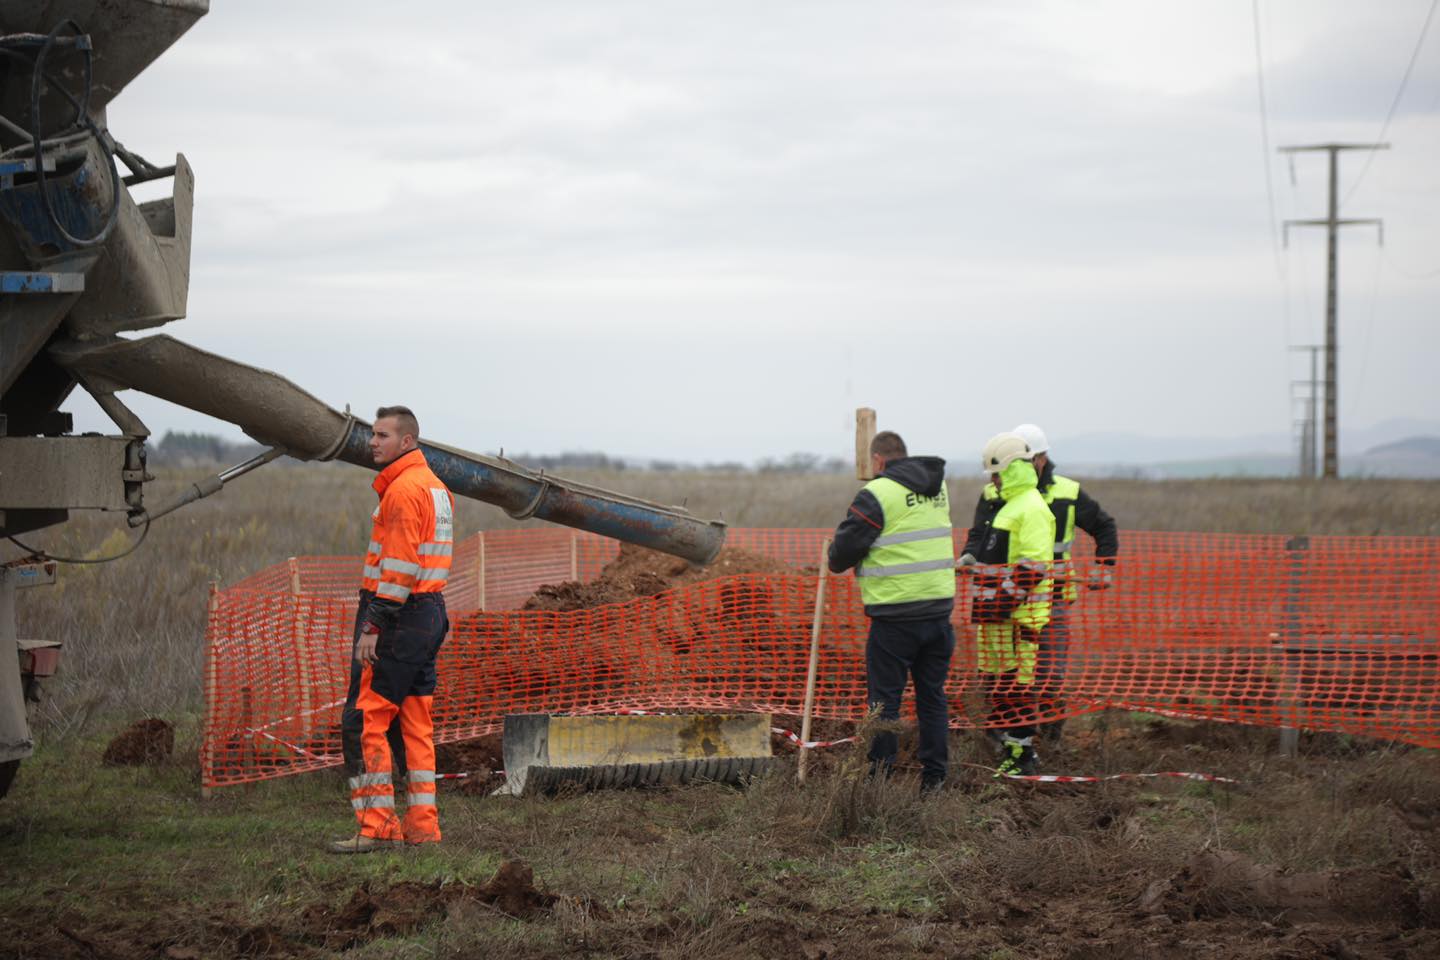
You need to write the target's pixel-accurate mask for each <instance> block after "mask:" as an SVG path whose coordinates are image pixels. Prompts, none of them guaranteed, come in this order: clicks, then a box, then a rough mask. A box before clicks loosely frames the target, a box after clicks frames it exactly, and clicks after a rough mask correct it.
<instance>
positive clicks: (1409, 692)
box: [202, 528, 1440, 786]
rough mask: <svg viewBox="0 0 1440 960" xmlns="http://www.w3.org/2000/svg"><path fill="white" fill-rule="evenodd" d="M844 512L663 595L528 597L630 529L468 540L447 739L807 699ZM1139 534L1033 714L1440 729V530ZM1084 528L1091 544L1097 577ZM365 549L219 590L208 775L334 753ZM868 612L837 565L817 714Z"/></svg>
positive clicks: (853, 676) (968, 701)
mask: <svg viewBox="0 0 1440 960" xmlns="http://www.w3.org/2000/svg"><path fill="white" fill-rule="evenodd" d="M829 533H830V531H828V530H743V529H737V530H732V531H730V536H729V541H728V544H727V551H726V554H725V555H724V556H722V562H721V563H720V564H717V566H716V568H714V569H713V570H709V571H706V572H705V573H704V574H694V576H708V575H710V574H712V573H713V574H719V575H718V576H715V577H713V578H712V579H704V580H698V581H695V582H690V579H691V574H685V575H682V576H676V577H675V578H674V579H675V580H678V581H682V582H680V584H679V585H677V586H674V587H673V588H671V589H664V587H665V586H666V583H667V581H666V579H665V574H666V572H667V570H668V572H669V573H678V572H679V571H682V570H684V569H685V566H684V564H683V563H681V564H679V565H678V567H677V566H676V565H675V563H673V562H671V561H669V560H668V558H665V559H664V562H663V563H661V564H660V565H658V566H657V567H656V568H655V569H656V570H658V571H659V573H654V574H653V575H652V574H649V573H647V574H645V575H644V576H639V577H634V578H632V579H631V580H629V581H626V585H627V588H633V589H634V590H637V591H639V592H641V593H650V594H653V595H648V596H639V597H638V598H636V599H630V600H628V601H627V602H623V603H612V604H607V605H603V606H596V607H590V608H588V609H578V610H564V609H562V610H560V611H559V612H556V611H553V610H521V609H519V608H520V607H521V606H522V605H523V604H524V603H525V601H526V600H527V599H528V598H530V597H531V596H532V595H534V594H536V591H537V590H538V589H539V588H540V587H541V585H543V584H556V583H559V582H561V581H568V580H574V579H579V580H582V581H593V580H595V579H596V578H597V577H598V576H601V574H602V570H604V569H605V567H606V565H607V564H609V563H611V561H614V560H615V558H616V556H617V554H618V553H619V545H618V544H617V543H615V542H614V541H611V540H606V539H603V538H601V537H597V536H593V535H590V534H585V533H575V532H572V531H570V530H566V529H561V528H545V529H529V530H512V531H499V532H491V533H486V534H483V535H477V536H475V537H472V538H470V539H469V540H466V541H464V542H463V543H461V544H459V545H457V549H456V555H455V560H454V567H453V570H452V575H451V579H450V581H449V587H448V588H447V592H446V599H447V603H448V605H449V610H450V619H451V623H452V629H451V633H450V636H449V638H448V639H447V640H446V642H445V645H444V647H443V649H442V650H441V653H440V662H439V672H440V687H439V690H438V691H437V693H436V698H435V728H436V740H437V741H438V742H452V741H457V740H465V739H469V738H472V737H476V736H479V735H482V734H485V733H489V732H493V731H495V730H497V729H499V726H500V724H501V721H502V718H503V717H504V716H505V715H506V714H509V713H525V712H552V713H605V712H614V711H616V710H619V709H626V708H629V709H699V710H710V709H714V710H758V711H766V712H772V713H778V714H789V715H798V714H799V713H800V711H801V709H802V705H803V703H804V696H805V675H806V665H807V661H808V657H809V647H810V636H811V629H812V622H813V618H814V612H815V594H816V585H817V584H816V567H817V564H818V562H819V554H820V548H821V544H822V543H823V541H824V540H825V538H826V537H827V536H829ZM963 537H964V531H957V545H958V543H963ZM1121 544H1122V549H1123V553H1122V556H1121V560H1120V564H1119V566H1118V567H1117V568H1116V573H1115V577H1114V583H1113V586H1111V587H1110V588H1109V589H1104V590H1098V591H1090V590H1086V589H1084V588H1081V589H1080V590H1079V592H1078V599H1077V601H1076V602H1075V603H1074V604H1071V605H1068V606H1067V608H1066V609H1067V618H1066V619H1067V624H1068V634H1069V636H1068V643H1067V650H1068V653H1067V655H1065V656H1063V657H1058V656H1057V655H1056V651H1054V650H1051V649H1047V648H1046V647H1045V646H1044V645H1042V647H1041V649H1040V652H1039V662H1038V664H1037V668H1036V674H1037V681H1036V684H1034V685H1032V686H1030V687H1029V688H1027V690H1026V691H1025V692H1026V693H1027V694H1028V695H1029V696H1030V698H1031V700H1032V701H1033V702H1032V704H1031V706H1030V708H1029V709H1032V710H1035V711H1037V712H1038V713H1037V717H1036V718H1037V719H1040V720H1049V719H1057V718H1059V717H1061V716H1074V715H1078V714H1082V713H1086V712H1090V711H1095V710H1101V709H1105V708H1107V707H1122V708H1125V709H1131V710H1143V711H1151V712H1157V713H1167V714H1173V715H1178V716H1184V717H1193V718H1199V719H1218V720H1228V721H1238V722H1244V723H1255V724H1264V725H1271V726H1290V727H1305V728H1309V729H1315V730H1330V731H1343V732H1349V733H1355V734H1364V735H1370V736H1376V737H1382V738H1386V739H1395V740H1403V741H1408V742H1410V743H1415V744H1420V745H1424V746H1431V747H1435V746H1440V709H1437V683H1436V681H1437V676H1440V590H1437V582H1440V581H1437V571H1440V539H1436V538H1394V537H1386V538H1379V537H1376V538H1367V537H1311V538H1295V539H1287V538H1284V537H1272V536H1249V535H1246V536H1241V535H1222V534H1194V533H1146V532H1135V531H1125V532H1124V533H1123V535H1122V537H1121ZM1089 548H1090V544H1089V542H1088V541H1086V542H1085V543H1084V544H1081V545H1077V553H1076V556H1075V558H1074V567H1075V569H1076V570H1077V572H1078V573H1077V576H1078V577H1080V578H1083V576H1084V574H1085V572H1086V571H1087V569H1088V568H1089V567H1090V557H1089V555H1088V553H1087V552H1086V551H1087V550H1088V549H1089ZM732 551H736V552H734V553H732ZM957 552H958V551H957ZM750 554H758V555H760V559H763V560H764V561H765V563H766V564H768V565H769V569H770V570H784V569H786V568H785V567H784V566H782V564H785V565H790V566H791V567H793V571H794V572H793V573H786V572H778V573H777V572H768V571H767V572H761V573H756V572H742V573H736V574H733V575H726V574H727V571H728V570H730V569H736V570H746V569H749V570H756V569H763V567H762V566H757V565H756V564H755V563H754V562H753V560H754V558H753V557H750V560H749V561H746V560H745V557H746V556H748V555H750ZM731 557H736V558H739V559H738V560H737V561H736V562H735V564H734V566H733V567H732V566H729V565H728V561H729V558H731ZM776 561H779V563H777V562H776ZM360 566H361V563H360V560H359V559H357V558H354V557H302V558H298V559H296V560H292V561H290V562H289V563H286V564H280V565H277V566H275V567H272V568H269V569H267V570H264V571H261V572H259V573H257V574H255V575H253V576H251V577H249V578H247V579H246V580H244V581H242V582H240V583H238V584H236V585H235V586H233V587H231V588H229V589H226V590H219V591H216V592H214V593H213V594H212V597H211V610H210V616H209V625H208V628H207V631H206V643H207V654H208V659H207V666H206V677H205V684H206V704H207V718H206V725H205V739H204V745H203V748H202V765H203V778H204V783H205V784H206V785H208V786H220V785H225V784H234V783H243V782H247V781H253V780H260V779H265V778H269V777H275V776H281V775H284V774H289V773H297V772H300V771H304V770H313V769H317V768H320V767H325V766H331V765H335V764H338V763H339V753H340V745H339V725H340V705H341V701H342V700H343V698H344V696H345V686H346V681H347V678H348V670H349V655H350V644H351V630H352V626H353V622H354V616H355V600H356V592H357V590H358V588H359V580H360ZM617 566H618V564H617ZM612 569H613V567H612ZM969 577H970V574H964V575H962V578H961V581H960V590H959V595H958V599H957V604H956V612H955V624H956V629H957V638H958V644H957V647H956V652H955V658H954V661H953V665H952V668H951V672H950V683H949V692H950V696H951V722H952V725H953V726H956V727H972V726H984V725H995V724H996V723H999V722H1001V721H1003V720H1004V719H1007V718H1003V717H996V716H994V715H992V714H991V713H990V708H989V706H988V705H987V703H986V702H985V696H984V691H985V690H986V684H985V683H982V681H981V680H980V675H979V674H978V673H977V655H976V640H975V632H976V628H975V626H974V625H972V624H970V623H969V601H968V597H967V589H966V586H967V581H968V578H969ZM602 579H603V577H602ZM587 586H589V584H587ZM656 590H659V591H660V592H655V591H656ZM549 593H550V594H554V591H549ZM627 595H633V594H627ZM551 599H552V600H553V596H552V597H551ZM532 602H533V601H532ZM867 628H868V623H867V621H866V618H865V615H864V611H863V609H862V606H861V603H860V599H859V593H858V590H857V589H856V586H855V581H854V578H853V577H850V576H839V577H831V578H829V580H828V584H827V597H826V603H825V607H824V611H823V613H822V616H821V619H820V651H821V652H820V672H819V684H818V688H817V695H816V700H815V716H817V717H821V718H831V719H837V720H855V719H858V718H860V717H861V716H862V715H863V713H864V711H865V700H866V694H865V661H864V649H865V635H866V631H867ZM907 699H908V698H907ZM1009 719H1013V718H1009Z"/></svg>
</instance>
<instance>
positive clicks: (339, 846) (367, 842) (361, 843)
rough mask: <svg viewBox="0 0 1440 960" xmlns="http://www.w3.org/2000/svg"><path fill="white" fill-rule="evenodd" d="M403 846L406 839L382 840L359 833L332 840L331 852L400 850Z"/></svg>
mask: <svg viewBox="0 0 1440 960" xmlns="http://www.w3.org/2000/svg"><path fill="white" fill-rule="evenodd" d="M403 846H405V841H404V840H382V839H380V838H379V837H367V836H365V835H363V834H359V833H357V834H355V836H353V837H346V838H345V839H344V840H336V841H334V842H332V843H331V844H330V847H329V849H330V852H331V853H374V852H375V851H376V850H398V849H400V848H401V847H403Z"/></svg>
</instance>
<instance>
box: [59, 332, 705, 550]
mask: <svg viewBox="0 0 1440 960" xmlns="http://www.w3.org/2000/svg"><path fill="white" fill-rule="evenodd" d="M50 355H51V357H52V358H53V359H54V360H55V362H56V363H58V364H59V365H60V366H62V367H65V368H66V369H67V370H69V371H71V372H72V373H74V374H76V375H77V376H79V377H83V378H84V379H86V380H87V382H90V383H92V384H96V383H99V384H104V385H107V386H109V387H110V388H111V389H123V388H131V389H135V390H139V391H141V392H142V393H147V394H150V395H151V396H155V397H159V398H160V399H162V400H167V401H169V402H171V403H175V404H178V405H180V406H182V407H187V408H189V409H191V410H196V411H199V412H200V413H204V414H207V415H209V416H212V417H215V418H216V419H219V420H224V421H226V422H228V423H233V424H235V425H237V426H238V427H240V429H242V430H244V431H245V433H246V434H248V435H249V436H251V437H254V438H255V439H256V440H258V441H259V442H261V443H263V444H266V445H268V446H273V447H282V448H284V449H285V451H286V452H287V453H289V454H290V455H291V456H293V457H296V458H297V459H301V460H329V459H336V460H343V461H345V462H346V463H352V464H355V465H356V466H361V467H368V468H370V469H372V470H373V469H375V466H374V463H373V462H372V461H371V459H370V447H369V441H370V424H368V423H365V422H363V421H360V420H357V419H355V418H354V417H352V416H349V415H348V414H343V413H340V412H338V411H336V410H334V409H332V408H330V407H329V406H327V405H326V404H325V403H324V402H322V401H321V400H319V399H317V398H316V397H314V396H312V395H311V394H309V393H307V392H305V391H304V390H302V389H300V388H299V387H297V386H296V385H295V384H293V383H291V382H290V381H289V380H286V379H285V378H284V377H282V376H280V375H278V374H276V373H273V372H271V371H269V370H262V369H260V368H258V367H252V366H249V365H248V364H243V363H238V362H236V361H234V360H231V359H229V358H227V357H222V356H219V355H217V354H213V353H210V352H208V351H205V350H201V349H199V348H197V347H192V346H190V345H189V344H186V343H182V342H181V341H179V340H176V339H174V338H173V337H169V336H164V335H158V336H151V337H144V338H141V339H138V340H110V341H106V342H99V343H96V342H79V341H69V342H65V343H61V344H57V345H55V346H53V347H51V348H50ZM420 446H421V449H422V450H424V452H425V458H426V460H427V461H429V463H430V468H431V469H432V470H434V471H435V474H436V476H438V477H439V478H440V479H441V480H442V481H444V482H445V485H446V486H448V487H449V488H450V489H451V490H452V491H454V492H455V493H456V494H459V495H460V496H464V497H470V498H471V499H475V500H481V501H484V502H485V503H491V504H494V505H496V506H498V507H500V508H501V509H503V510H505V512H506V513H508V514H510V515H511V516H513V517H517V518H524V517H535V518H537V519H540V520H547V521H550V522H551V523H559V524H564V525H565V526H569V527H575V528H577V529H580V530H588V531H590V532H592V533H597V534H600V535H601V536H605V537H610V538H612V539H615V540H622V541H625V542H626V543H634V544H638V545H640V546H644V547H649V548H651V549H654V550H660V551H662V552H664V553H669V554H673V555H675V556H678V557H684V558H685V559H687V560H690V561H691V562H693V563H702V564H703V563H709V562H710V561H711V560H714V559H715V556H716V554H718V553H719V552H720V548H721V546H723V545H724V542H725V525H724V524H723V523H719V522H713V521H706V520H702V519H700V518H698V517H695V516H694V515H692V514H690V513H689V512H687V511H685V510H682V509H679V508H676V507H669V506H665V505H662V504H658V503H651V502H650V501H647V500H641V499H637V498H635V497H628V496H625V495H623V494H617V493H612V492H611V491H608V490H603V489H601V488H599V487H594V486H590V485H587V484H581V483H576V482H574V481H570V480H566V479H564V478H562V477H556V476H551V475H549V474H541V473H536V472H534V471H531V470H528V469H526V468H525V467H522V466H520V465H519V464H517V463H513V462H511V461H509V460H501V459H498V458H495V457H487V456H484V455H482V454H477V453H470V452H469V451H466V450H460V449H457V448H454V447H449V446H444V445H442V444H438V443H431V442H429V441H423V440H422V441H421V444H420Z"/></svg>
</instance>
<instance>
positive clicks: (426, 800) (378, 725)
mask: <svg viewBox="0 0 1440 960" xmlns="http://www.w3.org/2000/svg"><path fill="white" fill-rule="evenodd" d="M367 602H368V597H367V596H366V595H363V594H362V597H361V604H360V609H361V616H363V615H364V610H365V608H366V605H367ZM359 626H360V622H359V618H357V621H356V638H357V640H358V637H359ZM449 627H450V622H449V619H448V618H447V617H446V615H445V602H444V599H443V598H442V597H441V596H440V595H439V594H419V595H416V596H415V597H414V598H412V599H411V600H409V601H407V602H406V604H405V606H404V607H403V608H402V609H401V611H400V613H399V615H398V616H397V617H396V619H395V623H394V625H393V626H392V627H390V628H389V629H386V630H382V631H381V635H380V640H379V643H378V645H377V647H376V654H377V659H376V662H375V663H373V664H363V665H362V664H360V663H359V661H357V660H355V659H354V656H353V652H352V656H351V670H350V691H349V694H348V696H347V697H346V702H345V709H344V711H343V712H342V714H341V721H340V726H341V742H342V746H343V748H344V753H345V765H346V767H347V769H348V770H349V773H350V803H351V806H352V807H354V809H355V818H356V820H357V821H358V823H359V831H360V834H361V836H366V837H375V838H376V839H380V840H402V839H403V840H405V841H406V842H408V843H427V842H434V841H438V840H439V839H440V820H439V816H438V812H437V809H436V806H435V741H434V730H435V728H434V724H433V723H432V721H431V717H430V710H431V704H432V702H433V700H434V696H433V695H434V692H435V684H436V673H435V656H436V654H437V653H438V652H439V649H440V644H441V642H442V641H443V640H444V639H445V633H446V631H448V629H449ZM352 649H353V648H352ZM397 721H398V727H399V737H398V738H396V737H395V736H394V732H395V731H394V730H393V729H392V728H393V727H394V726H396V725H397ZM392 744H394V746H395V750H396V752H397V753H399V752H400V751H403V756H402V757H395V756H392V752H391V746H392ZM397 760H398V761H399V764H401V765H403V766H404V768H405V770H406V773H405V777H406V791H405V800H406V809H405V817H404V819H403V821H402V820H401V819H400V817H399V816H397V815H396V812H395V784H394V779H393V777H394V769H395V766H396V765H397Z"/></svg>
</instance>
